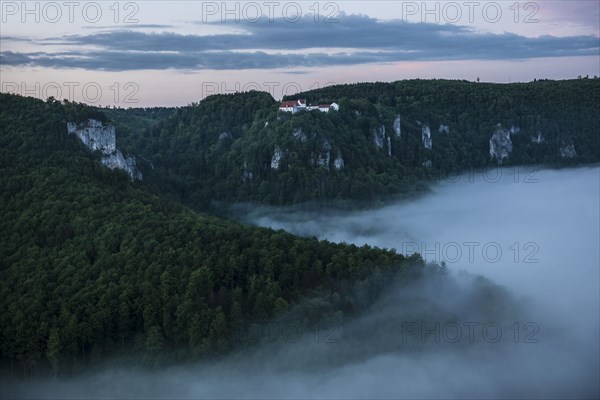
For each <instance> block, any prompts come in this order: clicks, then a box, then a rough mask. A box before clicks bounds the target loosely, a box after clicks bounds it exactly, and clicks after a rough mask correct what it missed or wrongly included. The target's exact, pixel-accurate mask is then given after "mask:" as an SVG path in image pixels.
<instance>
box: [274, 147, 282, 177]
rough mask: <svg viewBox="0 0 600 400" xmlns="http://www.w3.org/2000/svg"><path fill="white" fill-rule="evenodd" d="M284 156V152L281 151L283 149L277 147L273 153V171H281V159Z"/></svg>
mask: <svg viewBox="0 0 600 400" xmlns="http://www.w3.org/2000/svg"><path fill="white" fill-rule="evenodd" d="M282 156H283V152H282V151H281V147H279V146H275V151H273V156H272V157H271V169H272V170H275V171H277V170H279V166H280V164H281V157H282Z"/></svg>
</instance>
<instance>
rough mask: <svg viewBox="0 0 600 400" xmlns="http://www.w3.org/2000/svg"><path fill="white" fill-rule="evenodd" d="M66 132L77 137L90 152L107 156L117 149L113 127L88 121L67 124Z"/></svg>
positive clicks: (92, 120)
mask: <svg viewBox="0 0 600 400" xmlns="http://www.w3.org/2000/svg"><path fill="white" fill-rule="evenodd" d="M67 132H68V133H69V134H71V135H75V136H77V137H78V138H79V140H81V142H82V143H83V144H84V145H85V146H86V147H87V148H88V149H90V150H91V151H100V152H101V153H102V154H104V155H108V154H111V153H113V152H114V151H115V150H116V149H117V140H116V138H117V136H116V135H115V127H114V126H112V125H106V126H105V125H103V124H102V122H100V121H97V120H95V119H88V120H87V121H86V122H83V123H80V124H77V123H75V122H67Z"/></svg>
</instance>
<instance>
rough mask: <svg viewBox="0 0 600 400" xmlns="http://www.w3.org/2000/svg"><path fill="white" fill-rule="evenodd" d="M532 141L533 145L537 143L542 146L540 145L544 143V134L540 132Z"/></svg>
mask: <svg viewBox="0 0 600 400" xmlns="http://www.w3.org/2000/svg"><path fill="white" fill-rule="evenodd" d="M531 141H532V142H533V143H537V144H540V143H542V142H544V137H543V136H542V132H539V131H538V133H537V136H533V137H532V138H531Z"/></svg>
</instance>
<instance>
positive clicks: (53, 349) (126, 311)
mask: <svg viewBox="0 0 600 400" xmlns="http://www.w3.org/2000/svg"><path fill="white" fill-rule="evenodd" d="M259 97H260V96H259ZM217 100H218V99H217ZM267 100H269V99H267ZM269 101H270V100H269ZM263 106H264V105H261V104H259V105H258V109H261V108H263ZM75 111H76V112H81V113H83V114H85V112H87V108H86V107H84V106H81V105H74V104H61V103H58V102H54V101H49V102H41V101H38V100H34V99H31V98H23V97H19V96H14V95H5V94H2V95H0V132H1V135H0V152H1V155H2V158H1V159H2V164H1V177H2V179H1V183H0V186H1V190H0V204H1V209H2V219H1V221H0V240H1V242H2V246H1V248H0V278H1V279H0V282H1V283H0V309H1V310H2V312H1V313H0V354H1V361H2V362H3V364H4V365H5V366H6V365H12V362H16V363H17V364H20V366H21V367H22V370H23V371H25V372H26V373H29V372H31V371H35V370H38V369H40V368H41V367H44V366H46V367H52V368H54V369H55V370H59V371H60V370H71V369H72V370H75V369H77V368H79V367H81V366H83V365H86V364H88V363H89V362H97V361H99V360H102V359H103V358H105V357H106V356H109V355H113V354H116V353H119V354H127V353H134V354H141V355H143V357H141V359H142V360H143V361H144V362H145V363H146V364H147V365H150V366H152V365H156V364H157V363H160V362H164V361H173V360H184V359H191V358H195V357H202V356H207V355H212V354H215V353H223V352H225V351H228V350H229V349H231V348H232V346H234V345H235V342H234V341H233V339H232V338H231V332H232V331H233V330H234V329H237V327H239V326H240V324H248V323H251V322H255V321H261V320H266V319H269V318H271V317H273V316H274V315H276V314H279V313H281V312H283V311H285V310H286V309H287V307H288V306H290V305H293V304H294V303H296V302H297V301H298V300H299V299H301V298H303V297H304V296H307V295H309V294H310V293H312V292H313V291H314V290H321V291H325V292H327V291H334V290H336V287H337V286H338V285H339V283H340V282H344V281H355V280H358V281H360V280H364V279H367V278H368V277H369V276H370V275H371V273H372V272H373V271H374V267H373V266H374V265H377V268H378V269H379V270H381V271H388V272H390V273H394V272H397V271H403V270H404V267H405V266H406V264H407V260H406V259H405V258H404V257H403V256H402V255H399V254H396V253H395V252H390V251H384V250H379V249H374V248H370V247H368V246H364V247H360V248H359V247H356V246H350V245H343V244H333V243H329V242H325V241H319V240H317V239H307V238H298V237H295V236H293V235H291V234H287V233H285V232H283V231H273V230H270V229H262V228H251V227H246V226H243V225H240V224H237V223H234V222H231V221H227V220H224V219H220V218H217V217H213V216H209V215H205V214H200V213H197V212H194V211H192V210H190V209H188V208H186V207H184V206H182V205H180V204H178V203H175V202H173V201H171V200H168V199H166V198H164V197H159V196H157V195H154V194H151V193H150V192H149V191H148V190H146V188H145V187H144V186H143V185H144V183H143V182H136V183H132V182H129V180H128V179H127V176H126V175H125V174H123V173H118V172H114V171H111V170H109V169H107V168H105V167H103V166H101V164H100V163H98V162H97V160H96V155H94V154H92V153H89V152H88V151H86V150H84V149H83V147H82V145H81V144H80V143H79V141H78V140H77V139H76V138H75V137H74V136H69V135H68V134H67V129H66V122H67V120H71V118H72V116H73V114H71V113H73V112H75ZM232 130H233V128H232ZM233 131H234V132H235V130H233ZM411 262H412V263H416V264H417V265H422V263H421V264H419V263H420V260H418V259H412V260H411Z"/></svg>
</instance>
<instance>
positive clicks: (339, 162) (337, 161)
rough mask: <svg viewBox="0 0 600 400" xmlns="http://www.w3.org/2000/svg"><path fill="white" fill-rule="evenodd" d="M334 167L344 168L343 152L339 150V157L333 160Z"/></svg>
mask: <svg viewBox="0 0 600 400" xmlns="http://www.w3.org/2000/svg"><path fill="white" fill-rule="evenodd" d="M333 168H335V169H336V170H338V171H339V170H341V169H344V158H343V157H342V153H341V152H339V151H338V153H337V157H336V158H335V160H333Z"/></svg>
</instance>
